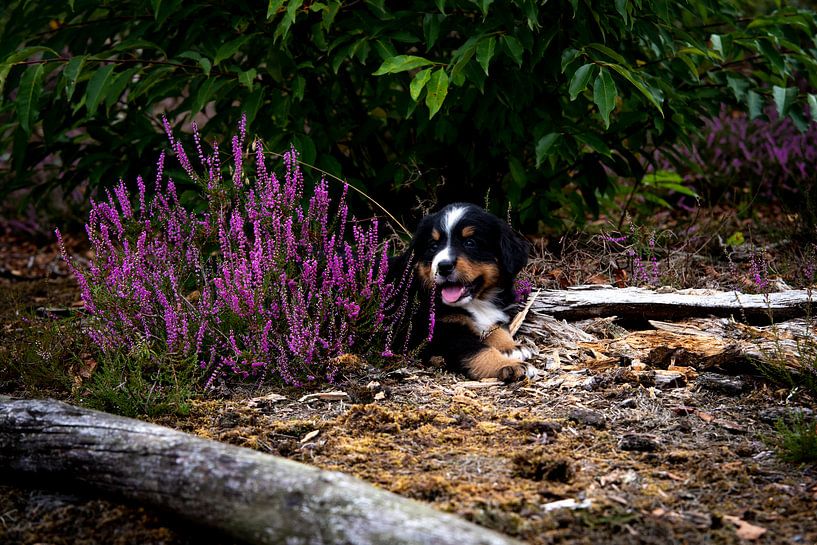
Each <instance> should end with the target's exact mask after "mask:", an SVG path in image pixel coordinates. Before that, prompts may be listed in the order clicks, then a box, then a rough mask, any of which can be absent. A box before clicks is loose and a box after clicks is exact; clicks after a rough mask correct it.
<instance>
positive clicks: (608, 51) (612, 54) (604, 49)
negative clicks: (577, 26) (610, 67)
mask: <svg viewBox="0 0 817 545" xmlns="http://www.w3.org/2000/svg"><path fill="white" fill-rule="evenodd" d="M587 47H589V48H590V49H595V50H596V51H598V52H599V53H603V54H605V55H607V56H608V57H610V58H611V59H613V60H614V61H616V62H617V63H619V64H627V61H626V60H625V59H624V57H623V56H621V55H620V54H619V53H616V52H615V51H613V50H612V49H610V48H609V47H607V46H606V45H604V44H597V43H592V44H587Z"/></svg>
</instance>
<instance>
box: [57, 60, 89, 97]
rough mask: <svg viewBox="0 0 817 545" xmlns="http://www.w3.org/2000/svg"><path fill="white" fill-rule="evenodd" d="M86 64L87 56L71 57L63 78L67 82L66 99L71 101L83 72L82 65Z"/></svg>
mask: <svg viewBox="0 0 817 545" xmlns="http://www.w3.org/2000/svg"><path fill="white" fill-rule="evenodd" d="M84 63H85V55H77V56H76V57H71V60H70V61H68V64H66V65H65V68H63V70H62V78H63V80H64V81H65V98H66V99H68V100H71V97H72V96H74V90H75V89H76V87H77V79H78V78H79V74H80V73H81V72H82V65H83V64H84Z"/></svg>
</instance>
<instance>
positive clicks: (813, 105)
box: [806, 93, 817, 123]
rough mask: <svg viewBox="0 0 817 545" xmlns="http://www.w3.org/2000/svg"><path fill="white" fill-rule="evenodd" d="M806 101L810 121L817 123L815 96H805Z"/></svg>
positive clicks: (816, 98) (816, 101)
mask: <svg viewBox="0 0 817 545" xmlns="http://www.w3.org/2000/svg"><path fill="white" fill-rule="evenodd" d="M806 101H807V102H808V110H809V115H810V116H811V120H812V121H814V122H815V123H817V95H814V94H812V93H809V94H808V95H806Z"/></svg>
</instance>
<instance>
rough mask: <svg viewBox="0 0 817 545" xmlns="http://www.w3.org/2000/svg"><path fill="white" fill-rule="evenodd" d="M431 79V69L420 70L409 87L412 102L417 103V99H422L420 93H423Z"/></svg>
mask: <svg viewBox="0 0 817 545" xmlns="http://www.w3.org/2000/svg"><path fill="white" fill-rule="evenodd" d="M429 79H431V68H426V69H425V70H420V71H419V72H417V73H416V74H414V79H413V80H411V84H410V85H409V94H410V95H411V100H413V101H414V102H417V99H418V98H420V93H421V92H422V91H423V87H425V86H426V83H428V80H429Z"/></svg>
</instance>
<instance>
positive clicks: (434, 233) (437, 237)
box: [431, 229, 442, 240]
mask: <svg viewBox="0 0 817 545" xmlns="http://www.w3.org/2000/svg"><path fill="white" fill-rule="evenodd" d="M441 236H442V235H441V234H440V232H439V231H438V230H437V229H432V230H431V238H433V239H434V240H440V237H441Z"/></svg>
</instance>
